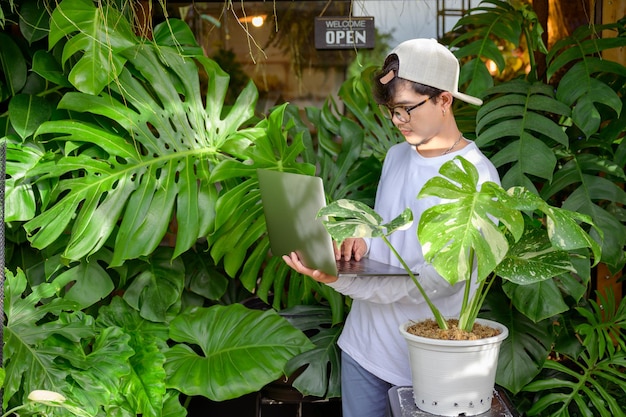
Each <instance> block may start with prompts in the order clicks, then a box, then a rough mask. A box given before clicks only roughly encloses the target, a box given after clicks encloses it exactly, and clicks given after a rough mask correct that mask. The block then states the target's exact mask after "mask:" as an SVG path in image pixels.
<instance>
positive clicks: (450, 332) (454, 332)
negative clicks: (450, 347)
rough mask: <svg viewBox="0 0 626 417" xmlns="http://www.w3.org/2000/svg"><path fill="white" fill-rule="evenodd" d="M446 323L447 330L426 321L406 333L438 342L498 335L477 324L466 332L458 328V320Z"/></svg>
mask: <svg viewBox="0 0 626 417" xmlns="http://www.w3.org/2000/svg"><path fill="white" fill-rule="evenodd" d="M447 322H448V329H447V330H444V329H440V328H439V326H438V325H437V322H436V321H435V320H432V319H427V320H424V321H420V322H416V323H414V324H412V325H411V326H409V327H408V328H407V329H406V331H407V332H409V333H411V334H414V335H416V336H421V337H427V338H429V339H439V340H478V339H486V338H488V337H493V336H497V335H499V334H500V330H498V329H494V328H492V327H489V326H484V325H482V324H479V323H474V328H473V329H472V331H471V332H466V331H465V330H461V329H459V328H458V324H459V321H458V320H456V319H450V320H448V321H447Z"/></svg>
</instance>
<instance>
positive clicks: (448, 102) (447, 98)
mask: <svg viewBox="0 0 626 417" xmlns="http://www.w3.org/2000/svg"><path fill="white" fill-rule="evenodd" d="M453 101H454V97H452V93H450V92H449V91H444V92H443V93H441V94H440V95H439V102H440V103H441V108H442V110H444V111H448V110H450V108H451V107H452V102H453Z"/></svg>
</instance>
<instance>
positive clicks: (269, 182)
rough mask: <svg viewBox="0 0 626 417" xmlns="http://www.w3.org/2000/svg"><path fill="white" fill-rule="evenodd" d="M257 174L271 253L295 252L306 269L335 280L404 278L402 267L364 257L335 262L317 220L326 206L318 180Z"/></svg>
mask: <svg viewBox="0 0 626 417" xmlns="http://www.w3.org/2000/svg"><path fill="white" fill-rule="evenodd" d="M257 174H258V178H259V188H260V190H261V201H262V203H263V213H264V214H265V221H266V224H267V231H268V234H269V239H270V247H271V250H272V254H274V255H277V256H282V255H286V254H289V253H291V252H296V253H297V254H298V255H299V256H300V259H301V260H302V263H303V264H304V265H306V266H307V267H309V268H314V269H319V270H321V271H323V272H326V273H327V274H331V275H335V276H339V277H346V276H350V277H358V276H408V274H407V272H406V271H405V270H404V269H403V268H399V267H396V266H393V265H388V264H385V263H382V262H377V261H374V260H372V259H369V258H367V257H364V258H362V259H361V260H360V261H355V260H354V259H352V260H350V261H346V260H344V259H342V260H340V261H337V260H336V259H335V252H334V249H333V242H332V238H331V236H330V234H329V233H328V231H327V230H326V228H325V227H324V224H323V222H322V221H323V220H325V219H324V218H323V217H317V213H318V212H319V210H320V209H321V208H322V207H324V206H325V205H326V197H325V194H324V185H323V183H322V179H321V178H319V177H314V176H310V175H302V174H294V173H288V172H281V171H271V170H266V169H258V170H257Z"/></svg>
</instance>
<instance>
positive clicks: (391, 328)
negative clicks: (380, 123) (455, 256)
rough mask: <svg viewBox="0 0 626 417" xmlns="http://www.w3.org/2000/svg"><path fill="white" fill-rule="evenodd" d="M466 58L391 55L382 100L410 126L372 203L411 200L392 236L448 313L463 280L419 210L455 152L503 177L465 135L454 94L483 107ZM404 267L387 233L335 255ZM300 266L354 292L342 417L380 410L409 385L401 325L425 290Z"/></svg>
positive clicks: (388, 211) (443, 51)
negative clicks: (462, 80)
mask: <svg viewBox="0 0 626 417" xmlns="http://www.w3.org/2000/svg"><path fill="white" fill-rule="evenodd" d="M458 78H459V63H458V61H457V59H456V58H455V57H454V55H453V54H452V53H451V52H450V51H449V50H448V49H447V48H446V47H444V46H443V45H441V44H439V43H437V41H435V40H434V39H413V40H409V41H406V42H403V43H401V44H400V45H399V46H398V47H397V48H395V49H394V50H393V51H392V52H391V53H390V54H389V55H388V56H387V58H386V60H385V63H384V65H383V68H382V70H381V71H380V73H379V74H378V75H377V76H376V79H375V82H374V97H375V98H376V100H377V102H378V103H379V104H380V105H381V109H383V111H384V112H386V114H387V115H388V116H389V117H390V118H391V120H392V121H393V123H394V124H395V126H396V127H397V128H398V129H399V130H400V132H402V134H403V135H404V137H405V140H406V141H405V142H403V143H400V144H397V145H395V146H393V147H391V148H390V149H389V151H388V153H387V155H386V158H385V161H384V164H383V170H382V175H381V179H380V183H379V184H378V189H377V194H376V202H375V207H374V209H375V210H376V212H378V213H379V214H380V215H381V216H382V217H383V219H384V220H385V221H390V220H391V219H393V218H394V217H396V216H397V215H398V214H400V213H401V212H402V211H403V210H404V209H405V208H407V207H410V208H411V209H412V211H413V215H414V217H415V221H414V223H413V226H412V227H411V228H409V229H407V230H404V231H397V232H395V233H394V234H392V235H391V236H390V238H389V240H390V241H391V243H392V245H393V246H394V247H395V248H396V250H398V252H399V253H400V255H401V256H402V257H403V258H404V260H405V261H406V262H407V264H408V265H409V267H411V269H412V270H413V271H415V272H417V273H418V274H419V276H418V279H419V280H420V282H421V284H422V285H423V287H424V288H425V290H426V291H427V292H428V293H429V295H430V297H431V300H433V302H434V303H435V304H436V305H437V307H438V308H439V310H440V311H441V313H442V314H443V315H444V316H450V317H453V316H455V315H458V314H459V310H460V305H461V300H462V297H463V290H464V284H463V283H461V284H460V285H457V286H454V287H452V286H450V285H449V284H448V283H447V282H446V281H445V280H444V279H443V278H441V276H439V274H437V272H436V271H435V270H434V268H433V267H432V266H431V265H429V264H426V263H425V261H424V257H423V255H422V248H421V246H420V243H419V241H418V240H417V230H416V228H417V223H418V222H419V218H420V216H421V214H422V213H423V212H424V210H426V209H427V208H429V207H432V206H433V205H436V204H438V203H439V202H440V201H438V200H437V199H435V198H425V199H417V195H418V193H419V191H420V190H421V188H422V186H423V185H424V183H425V182H426V181H428V180H429V179H430V178H432V177H434V176H436V175H439V169H440V167H441V165H442V164H443V163H444V162H446V161H449V160H450V159H453V158H454V157H456V156H459V155H460V156H463V157H464V158H465V159H467V160H469V161H470V162H472V163H473V164H474V165H475V166H476V167H477V169H478V171H479V174H480V182H481V183H482V182H485V181H493V182H497V183H499V177H498V173H497V171H496V169H495V168H494V166H493V164H491V162H490V161H489V160H488V159H487V158H486V157H485V156H484V155H483V154H482V153H481V152H480V150H479V149H478V148H477V147H476V145H475V144H474V143H473V142H472V141H469V140H467V139H465V138H464V137H463V133H462V132H461V131H459V128H458V127H457V123H456V120H455V118H454V114H453V112H452V102H453V100H454V99H455V98H456V99H459V100H463V101H465V102H468V103H471V104H474V105H481V104H482V101H481V100H480V99H478V98H476V97H472V96H469V95H466V94H463V93H460V92H459V91H458ZM366 253H367V255H368V256H369V257H370V258H373V259H375V260H377V261H382V262H386V263H389V264H392V265H396V266H401V265H400V264H399V262H398V261H397V259H396V257H395V256H394V255H393V254H392V253H391V252H390V250H389V249H388V248H387V246H386V245H385V243H384V242H383V241H382V239H371V240H364V239H350V240H347V241H346V242H344V244H343V245H342V247H341V249H340V251H339V252H338V253H337V256H338V257H340V256H343V257H345V258H348V259H349V258H351V257H354V258H355V259H356V260H360V259H361V257H363V256H365V255H366ZM284 260H285V262H286V263H287V264H288V265H289V266H291V267H292V268H293V269H295V270H296V271H298V272H300V273H303V274H305V275H308V276H310V277H312V278H313V279H315V280H317V281H319V282H323V283H326V284H327V285H329V286H331V287H332V288H334V289H335V290H337V291H339V292H340V293H342V294H345V295H347V296H350V297H351V298H352V299H353V304H352V308H351V310H350V313H349V315H348V318H347V320H346V323H345V327H344V329H343V331H342V334H341V337H340V339H339V346H340V347H341V349H342V376H341V386H342V408H343V416H344V417H370V416H371V417H382V416H385V414H386V411H387V404H388V397H387V392H388V390H389V389H390V388H391V387H392V386H395V385H409V386H410V385H411V371H410V368H409V363H408V353H407V348H406V342H405V341H404V339H403V338H402V336H401V335H400V332H399V330H398V328H399V326H400V325H401V324H402V323H405V322H407V321H409V320H415V321H419V320H421V319H425V318H428V317H431V313H430V310H429V308H428V306H427V305H426V303H425V301H424V299H423V297H421V296H420V294H419V292H418V290H417V288H416V287H415V285H414V284H413V282H412V281H411V280H410V278H408V277H407V278H406V279H404V278H401V279H398V278H383V277H373V278H342V279H338V278H337V277H335V276H330V275H327V274H325V273H322V272H321V271H317V270H312V269H310V268H307V267H305V266H304V265H303V264H302V263H301V262H300V260H299V258H298V256H297V255H296V254H295V253H292V254H291V255H290V256H285V257H284Z"/></svg>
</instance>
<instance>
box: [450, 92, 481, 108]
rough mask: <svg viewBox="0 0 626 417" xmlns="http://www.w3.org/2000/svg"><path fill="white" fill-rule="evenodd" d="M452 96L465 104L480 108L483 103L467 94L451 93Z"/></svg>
mask: <svg viewBox="0 0 626 417" xmlns="http://www.w3.org/2000/svg"><path fill="white" fill-rule="evenodd" d="M452 96H453V97H455V98H458V99H459V100H462V101H464V102H466V103H470V104H474V105H476V106H481V105H482V104H483V101H482V100H481V99H479V98H478V97H474V96H470V95H468V94H463V93H459V92H456V93H453V94H452Z"/></svg>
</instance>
